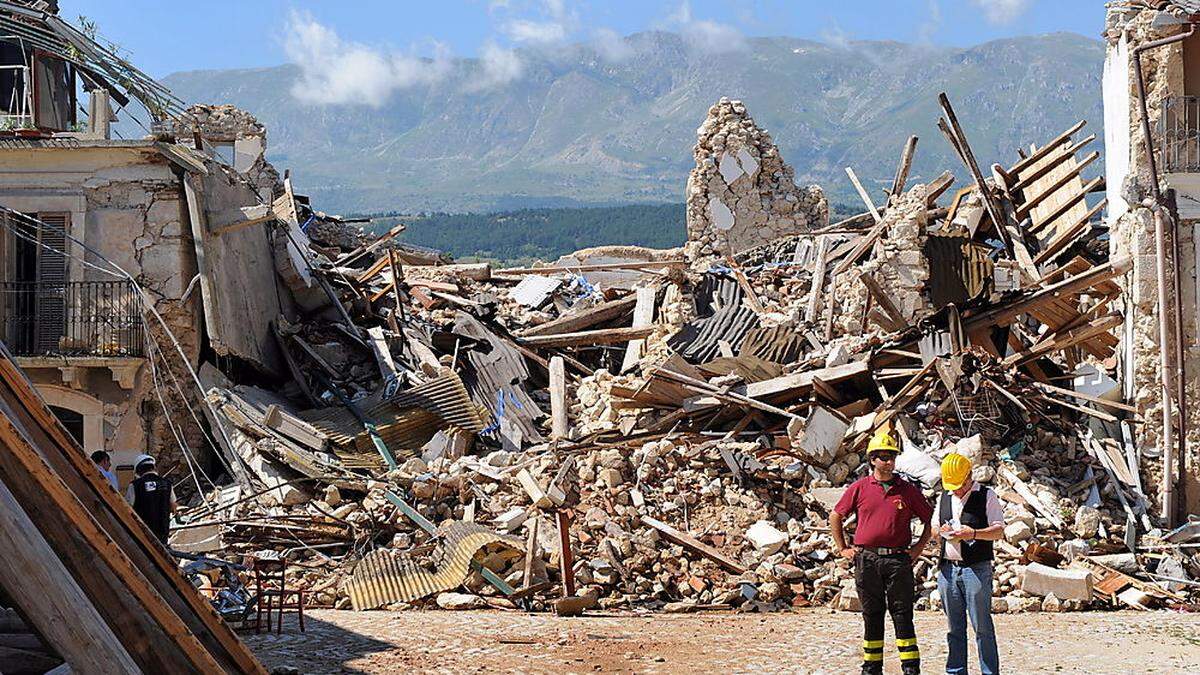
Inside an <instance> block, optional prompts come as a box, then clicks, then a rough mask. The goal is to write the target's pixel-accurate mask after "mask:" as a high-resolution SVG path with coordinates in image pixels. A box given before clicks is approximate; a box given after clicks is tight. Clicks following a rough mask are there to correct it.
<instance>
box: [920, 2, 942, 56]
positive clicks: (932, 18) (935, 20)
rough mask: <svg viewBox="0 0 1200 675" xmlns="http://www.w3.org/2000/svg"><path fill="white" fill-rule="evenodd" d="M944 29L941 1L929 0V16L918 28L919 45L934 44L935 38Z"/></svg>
mask: <svg viewBox="0 0 1200 675" xmlns="http://www.w3.org/2000/svg"><path fill="white" fill-rule="evenodd" d="M941 27H942V3H941V0H929V14H928V16H926V17H925V20H924V21H922V22H921V23H920V24H919V25H918V26H917V44H922V45H930V44H933V36H934V35H936V34H937V32H938V29H940V28H941Z"/></svg>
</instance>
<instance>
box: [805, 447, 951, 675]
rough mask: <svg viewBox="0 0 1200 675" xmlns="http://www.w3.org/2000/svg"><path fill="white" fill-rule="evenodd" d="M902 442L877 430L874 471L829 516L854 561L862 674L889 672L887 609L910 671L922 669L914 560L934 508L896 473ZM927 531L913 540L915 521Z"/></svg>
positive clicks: (870, 457)
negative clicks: (852, 519)
mask: <svg viewBox="0 0 1200 675" xmlns="http://www.w3.org/2000/svg"><path fill="white" fill-rule="evenodd" d="M899 454H900V444H899V443H897V442H896V439H895V437H893V436H892V434H891V432H890V431H888V430H887V429H880V430H879V431H878V432H876V434H875V436H874V437H873V438H872V439H871V442H870V443H869V444H868V445H867V461H868V462H869V463H870V465H871V473H870V474H868V475H867V476H864V477H862V478H860V479H858V480H857V481H855V482H854V483H853V484H852V485H851V486H850V487H848V488H846V492H845V493H843V494H842V498H841V499H840V500H839V501H838V503H837V506H835V507H834V509H833V513H831V514H830V516H829V529H830V532H831V534H832V535H833V543H834V546H836V547H837V553H838V555H840V556H842V557H843V558H846V559H847V560H852V561H854V583H855V586H856V587H857V589H858V599H859V602H860V604H861V605H862V613H863V665H862V672H863V673H864V674H867V675H874V674H876V673H882V672H883V623H884V621H883V620H884V613H885V612H887V613H890V614H891V615H892V625H893V626H894V627H895V629H896V649H897V651H898V652H899V654H900V667H901V669H902V670H903V672H904V673H905V675H911V674H913V673H920V672H921V651H920V650H919V649H918V648H917V632H916V628H915V627H914V626H913V602H914V601H915V599H916V593H915V585H916V584H915V581H914V580H913V563H914V562H916V560H917V558H918V557H919V556H920V555H921V551H922V550H923V549H924V548H925V545H926V544H928V543H929V538H930V537H931V536H932V532H933V531H932V529H930V524H929V518H930V516H931V515H932V514H933V507H932V506H930V504H929V501H928V500H926V499H925V495H923V494H921V489H920V488H918V487H917V486H915V485H913V484H912V483H910V482H908V481H906V480H904V479H903V478H901V477H899V476H897V475H896V456H897V455H899ZM851 513H857V514H858V527H857V528H856V529H855V531H854V545H853V546H847V545H846V537H845V533H844V532H843V530H842V522H843V520H845V518H846V517H848V516H849V515H850V514H851ZM914 518H916V519H918V520H920V521H921V524H922V525H923V526H924V530H923V531H922V532H921V536H920V538H919V539H918V540H917V543H916V544H913V543H912V520H913V519H914Z"/></svg>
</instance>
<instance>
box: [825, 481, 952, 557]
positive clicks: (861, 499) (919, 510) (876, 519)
mask: <svg viewBox="0 0 1200 675" xmlns="http://www.w3.org/2000/svg"><path fill="white" fill-rule="evenodd" d="M833 510H834V511H837V512H838V513H840V514H842V517H843V518H845V517H846V516H848V515H850V514H851V513H858V527H857V529H855V531H854V544H855V545H856V546H882V547H885V548H908V547H909V546H912V528H911V526H910V525H909V523H910V522H911V521H912V519H913V518H917V519H919V520H920V521H921V522H922V523H928V522H929V519H930V518H931V517H932V516H933V506H932V505H931V504H930V503H929V501H928V500H926V499H925V496H924V495H922V494H921V491H920V490H919V489H917V487H916V486H915V485H913V484H912V483H909V482H908V481H906V480H904V479H903V478H900V477H899V476H896V477H895V478H893V479H892V486H891V487H890V488H888V490H887V491H886V492H885V491H884V489H883V485H882V484H880V482H879V481H878V480H876V479H875V475H874V474H870V475H867V476H864V477H862V478H859V479H858V480H856V481H854V483H853V484H852V485H851V486H850V487H848V488H846V492H845V493H843V494H842V498H841V499H839V500H838V503H837V506H835V507H833Z"/></svg>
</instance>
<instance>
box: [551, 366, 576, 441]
mask: <svg viewBox="0 0 1200 675" xmlns="http://www.w3.org/2000/svg"><path fill="white" fill-rule="evenodd" d="M570 430H571V425H570V422H569V421H568V419H567V377H566V365H565V364H564V363H563V357H561V356H552V357H550V438H551V439H553V440H563V439H565V438H567V436H568V435H569V434H570Z"/></svg>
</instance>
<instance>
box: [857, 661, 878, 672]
mask: <svg viewBox="0 0 1200 675" xmlns="http://www.w3.org/2000/svg"><path fill="white" fill-rule="evenodd" d="M862 675H883V661H864V662H863V664H862Z"/></svg>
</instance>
